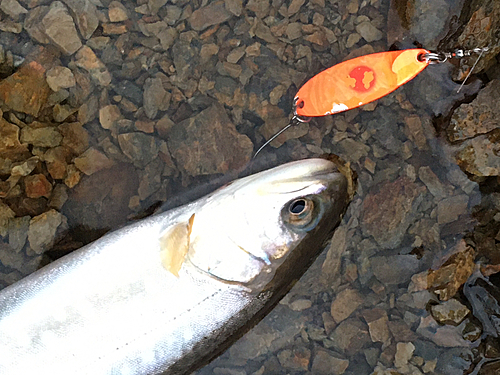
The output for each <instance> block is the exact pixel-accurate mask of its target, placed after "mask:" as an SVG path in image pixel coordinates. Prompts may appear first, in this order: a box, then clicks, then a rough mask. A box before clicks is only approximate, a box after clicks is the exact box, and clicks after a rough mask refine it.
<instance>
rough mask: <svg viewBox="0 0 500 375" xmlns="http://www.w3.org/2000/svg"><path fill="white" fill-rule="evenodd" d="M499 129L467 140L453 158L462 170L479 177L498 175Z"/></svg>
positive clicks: (499, 166) (499, 162)
mask: <svg viewBox="0 0 500 375" xmlns="http://www.w3.org/2000/svg"><path fill="white" fill-rule="evenodd" d="M498 155H500V129H495V130H493V131H491V133H489V134H488V135H480V136H477V137H475V138H473V139H470V140H467V141H465V142H464V143H462V145H461V146H460V150H459V151H458V152H457V153H456V155H455V158H456V160H457V163H458V165H459V166H460V168H462V170H464V171H466V172H468V173H470V174H473V175H476V176H481V177H486V176H498V175H500V157H499V156H498Z"/></svg>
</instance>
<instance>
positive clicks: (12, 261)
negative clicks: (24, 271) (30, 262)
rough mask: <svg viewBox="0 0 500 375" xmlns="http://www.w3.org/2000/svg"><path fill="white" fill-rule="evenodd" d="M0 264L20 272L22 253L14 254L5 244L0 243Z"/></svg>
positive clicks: (22, 260) (22, 261)
mask: <svg viewBox="0 0 500 375" xmlns="http://www.w3.org/2000/svg"><path fill="white" fill-rule="evenodd" d="M0 263H1V264H3V265H4V266H6V267H9V268H14V269H16V270H20V269H21V268H22V266H23V263H24V256H23V253H19V252H16V251H14V250H13V249H12V248H11V247H10V246H9V245H7V244H6V243H3V242H0Z"/></svg>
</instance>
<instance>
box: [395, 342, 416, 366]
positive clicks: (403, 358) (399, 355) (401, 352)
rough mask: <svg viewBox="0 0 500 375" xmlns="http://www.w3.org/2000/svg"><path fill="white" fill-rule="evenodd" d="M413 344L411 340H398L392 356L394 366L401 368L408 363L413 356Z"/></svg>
mask: <svg viewBox="0 0 500 375" xmlns="http://www.w3.org/2000/svg"><path fill="white" fill-rule="evenodd" d="M414 351H415V346H414V345H413V344H412V343H411V342H398V343H397V344H396V355H395V356H394V365H395V366H396V368H402V367H404V366H406V365H407V364H408V361H409V360H410V359H411V357H412V356H413V352H414Z"/></svg>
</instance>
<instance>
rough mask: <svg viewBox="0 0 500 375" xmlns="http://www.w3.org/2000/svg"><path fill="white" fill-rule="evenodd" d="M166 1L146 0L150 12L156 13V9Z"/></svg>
mask: <svg viewBox="0 0 500 375" xmlns="http://www.w3.org/2000/svg"><path fill="white" fill-rule="evenodd" d="M166 3H167V0H148V7H149V11H150V14H152V15H154V14H157V13H158V10H160V8H161V7H162V6H164V5H165V4H166Z"/></svg>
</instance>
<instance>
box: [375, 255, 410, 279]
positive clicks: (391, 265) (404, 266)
mask: <svg viewBox="0 0 500 375" xmlns="http://www.w3.org/2000/svg"><path fill="white" fill-rule="evenodd" d="M370 263H371V266H372V271H373V274H374V275H375V277H376V278H377V279H378V280H379V281H380V282H382V283H383V284H389V285H394V284H401V283H405V282H407V281H409V280H410V278H411V276H412V275H413V274H415V273H416V272H417V271H418V268H419V264H420V262H419V260H418V259H417V258H416V257H415V256H413V255H390V256H387V257H372V258H370Z"/></svg>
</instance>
